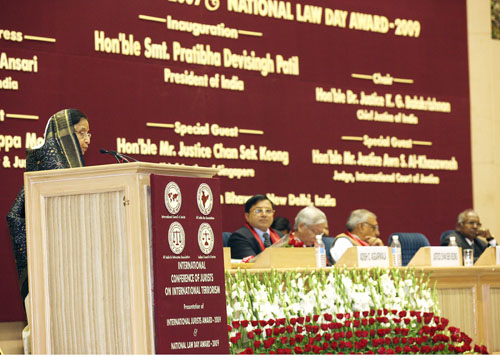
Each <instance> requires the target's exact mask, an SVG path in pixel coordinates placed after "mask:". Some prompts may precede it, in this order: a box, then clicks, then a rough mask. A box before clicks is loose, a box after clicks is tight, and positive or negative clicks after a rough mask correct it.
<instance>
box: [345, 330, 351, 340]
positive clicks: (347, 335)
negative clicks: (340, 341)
mask: <svg viewBox="0 0 500 357" xmlns="http://www.w3.org/2000/svg"><path fill="white" fill-rule="evenodd" d="M345 337H346V338H351V337H352V331H351V330H349V331H347V332H346V333H345Z"/></svg>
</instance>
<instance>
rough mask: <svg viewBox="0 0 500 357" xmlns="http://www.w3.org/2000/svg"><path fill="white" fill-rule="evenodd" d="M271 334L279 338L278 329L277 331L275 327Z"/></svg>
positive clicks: (277, 328)
mask: <svg viewBox="0 0 500 357" xmlns="http://www.w3.org/2000/svg"><path fill="white" fill-rule="evenodd" d="M273 334H274V335H275V336H279V335H280V329H279V327H275V328H274V329H273Z"/></svg>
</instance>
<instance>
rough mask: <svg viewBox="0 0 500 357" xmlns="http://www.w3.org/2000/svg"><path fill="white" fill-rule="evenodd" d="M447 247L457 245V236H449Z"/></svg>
mask: <svg viewBox="0 0 500 357" xmlns="http://www.w3.org/2000/svg"><path fill="white" fill-rule="evenodd" d="M448 247H458V245H457V237H455V236H451V237H450V242H449V243H448Z"/></svg>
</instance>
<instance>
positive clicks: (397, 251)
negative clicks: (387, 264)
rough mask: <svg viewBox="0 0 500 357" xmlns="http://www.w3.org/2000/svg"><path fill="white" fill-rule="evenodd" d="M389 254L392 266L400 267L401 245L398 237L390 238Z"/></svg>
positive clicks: (401, 263) (401, 262)
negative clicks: (390, 254)
mask: <svg viewBox="0 0 500 357" xmlns="http://www.w3.org/2000/svg"><path fill="white" fill-rule="evenodd" d="M391 253H392V266H395V267H400V266H402V265H403V261H402V259H401V243H399V237H398V236H396V235H394V236H392V243H391Z"/></svg>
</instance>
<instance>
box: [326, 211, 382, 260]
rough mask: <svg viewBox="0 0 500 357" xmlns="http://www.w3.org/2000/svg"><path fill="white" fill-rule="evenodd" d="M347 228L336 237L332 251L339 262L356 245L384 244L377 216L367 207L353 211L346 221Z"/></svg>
mask: <svg viewBox="0 0 500 357" xmlns="http://www.w3.org/2000/svg"><path fill="white" fill-rule="evenodd" d="M346 228H347V230H346V231H345V232H344V233H340V234H339V235H337V236H336V237H335V240H334V242H333V244H332V247H331V248H330V253H331V255H332V258H333V260H334V261H335V262H337V261H338V260H339V259H340V257H342V255H344V253H345V251H346V250H347V249H348V248H350V247H354V246H383V245H384V243H383V242H382V240H381V239H380V238H378V237H379V236H380V232H379V229H378V222H377V216H375V214H374V213H373V212H370V211H368V210H366V209H357V210H354V211H352V212H351V214H350V215H349V218H348V219H347V223H346Z"/></svg>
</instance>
